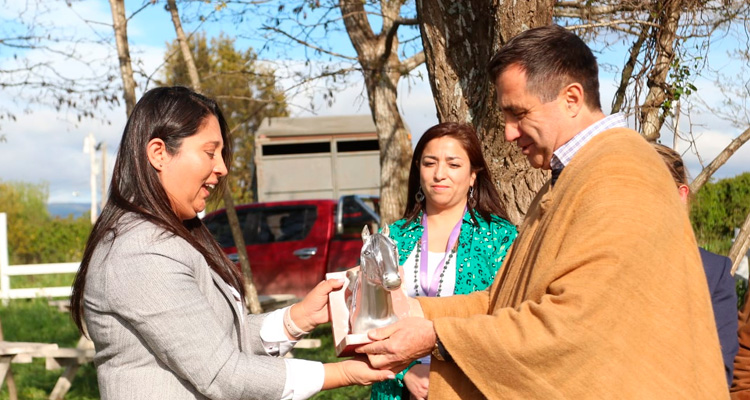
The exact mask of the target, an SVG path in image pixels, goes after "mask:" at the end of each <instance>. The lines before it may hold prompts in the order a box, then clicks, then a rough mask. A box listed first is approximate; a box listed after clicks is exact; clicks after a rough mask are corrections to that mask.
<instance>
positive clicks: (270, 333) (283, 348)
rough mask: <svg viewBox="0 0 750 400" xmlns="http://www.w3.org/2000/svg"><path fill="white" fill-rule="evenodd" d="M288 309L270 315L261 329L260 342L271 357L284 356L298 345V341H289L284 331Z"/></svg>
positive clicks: (272, 312)
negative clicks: (285, 315) (285, 314)
mask: <svg viewBox="0 0 750 400" xmlns="http://www.w3.org/2000/svg"><path fill="white" fill-rule="evenodd" d="M287 308H288V307H286V308H282V309H279V310H275V311H271V312H270V313H268V315H267V316H266V318H265V319H264V320H263V325H262V326H261V327H260V340H261V341H262V342H263V348H264V349H265V350H266V353H267V354H268V355H270V356H283V355H284V354H286V353H288V352H289V350H291V349H292V347H294V345H295V344H297V341H296V340H289V337H288V336H287V335H286V331H285V330H284V312H285V311H286V309H287Z"/></svg>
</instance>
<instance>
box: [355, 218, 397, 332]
mask: <svg viewBox="0 0 750 400" xmlns="http://www.w3.org/2000/svg"><path fill="white" fill-rule="evenodd" d="M389 231H390V230H389V228H388V225H386V226H385V227H384V228H383V231H382V233H373V234H370V230H369V229H368V228H367V226H365V228H364V229H362V242H363V243H362V251H361V252H360V270H359V273H357V276H356V278H354V279H353V281H354V282H353V283H354V285H353V286H354V288H353V289H352V296H351V303H350V305H349V323H350V327H351V331H350V333H352V334H357V333H366V332H367V331H368V330H370V329H374V328H381V327H384V326H386V325H390V324H392V323H394V322H396V320H398V316H397V314H396V313H395V312H394V309H393V301H392V299H391V293H390V292H391V291H393V290H397V289H399V288H401V276H400V275H399V273H398V249H397V248H396V242H394V241H393V239H391V238H390V237H388V233H389Z"/></svg>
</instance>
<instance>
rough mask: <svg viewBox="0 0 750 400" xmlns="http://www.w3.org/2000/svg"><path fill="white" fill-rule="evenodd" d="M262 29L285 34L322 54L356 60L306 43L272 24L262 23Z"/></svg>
mask: <svg viewBox="0 0 750 400" xmlns="http://www.w3.org/2000/svg"><path fill="white" fill-rule="evenodd" d="M262 29H264V30H269V31H272V32H276V33H278V34H281V35H283V36H286V37H287V38H289V39H291V40H293V41H295V42H297V43H298V44H301V45H303V46H306V47H309V48H311V49H313V50H315V51H319V52H321V53H323V54H328V55H331V56H334V57H339V58H343V59H346V60H351V61H357V58H356V57H350V56H347V55H344V54H339V53H336V52H333V51H330V50H326V49H324V48H322V47H318V46H316V45H314V44H312V43H308V42H306V41H304V40H301V39H298V38H296V37H294V36H292V35H290V34H289V33H287V32H285V31H283V30H281V29H279V28H274V27H272V26H268V25H264V26H263V28H262Z"/></svg>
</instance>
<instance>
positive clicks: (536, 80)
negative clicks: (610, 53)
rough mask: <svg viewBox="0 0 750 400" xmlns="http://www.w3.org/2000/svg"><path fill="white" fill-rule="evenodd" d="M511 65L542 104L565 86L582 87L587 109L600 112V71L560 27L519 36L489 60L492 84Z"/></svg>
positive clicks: (572, 36)
mask: <svg viewBox="0 0 750 400" xmlns="http://www.w3.org/2000/svg"><path fill="white" fill-rule="evenodd" d="M511 65H518V66H520V67H521V68H522V69H523V70H524V71H525V72H526V87H527V89H528V91H529V93H533V94H535V95H536V96H538V97H539V99H540V100H542V101H543V102H545V103H546V102H549V101H552V100H554V99H555V98H557V96H558V94H560V91H561V90H562V89H563V87H565V86H566V85H569V84H571V83H574V82H577V83H580V84H581V86H582V87H583V93H584V99H585V102H586V105H587V106H588V107H589V108H590V109H591V110H601V108H602V106H601V101H600V100H599V67H598V65H597V63H596V57H594V53H592V52H591V49H589V47H588V46H587V45H586V43H584V42H583V40H581V38H579V37H578V36H576V35H575V34H574V33H572V32H570V31H569V30H567V29H565V28H563V27H561V26H559V25H547V26H541V27H538V28H533V29H529V30H526V31H524V32H521V33H520V34H518V35H517V36H515V37H513V38H512V39H511V40H509V41H508V43H506V44H505V45H504V46H503V47H501V48H500V50H498V52H497V53H496V54H495V55H494V56H493V57H492V59H491V60H490V62H489V64H488V65H487V69H488V71H489V73H490V77H491V78H492V82H497V78H498V77H500V75H502V73H503V72H505V70H506V69H507V68H508V67H510V66H511Z"/></svg>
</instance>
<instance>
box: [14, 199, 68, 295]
mask: <svg viewBox="0 0 750 400" xmlns="http://www.w3.org/2000/svg"><path fill="white" fill-rule="evenodd" d="M79 265H80V263H77V262H73V263H55V264H27V265H10V264H9V262H8V221H7V216H6V214H5V213H0V298H2V299H3V300H7V299H31V298H34V297H69V296H70V293H71V287H70V286H59V287H47V288H28V289H11V288H10V277H11V276H20V275H47V274H67V273H75V272H77V271H78V266H79Z"/></svg>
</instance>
